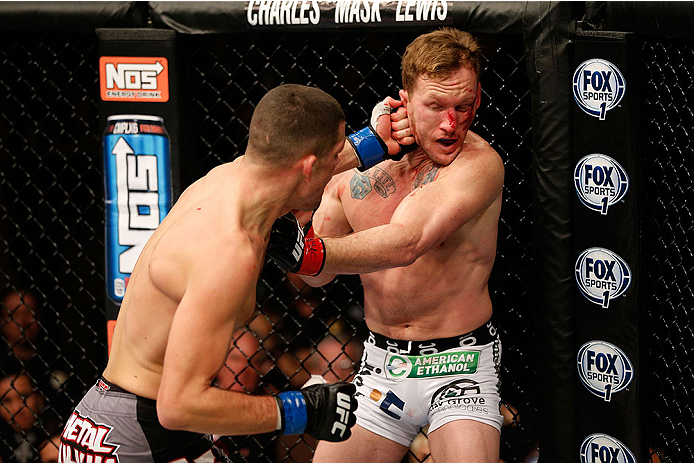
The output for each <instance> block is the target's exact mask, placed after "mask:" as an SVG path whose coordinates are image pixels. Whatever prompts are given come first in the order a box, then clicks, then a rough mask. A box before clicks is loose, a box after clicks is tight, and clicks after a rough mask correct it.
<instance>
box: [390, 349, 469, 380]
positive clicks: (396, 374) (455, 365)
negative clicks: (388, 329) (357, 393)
mask: <svg viewBox="0 0 694 463" xmlns="http://www.w3.org/2000/svg"><path fill="white" fill-rule="evenodd" d="M479 360H480V353H479V352H477V351H455V352H447V353H443V354H431V355H400V354H388V355H387V356H386V364H385V370H386V375H387V376H388V377H389V378H391V379H404V378H432V377H437V376H447V375H460V374H466V373H467V374H472V373H475V372H476V371H477V365H478V364H479Z"/></svg>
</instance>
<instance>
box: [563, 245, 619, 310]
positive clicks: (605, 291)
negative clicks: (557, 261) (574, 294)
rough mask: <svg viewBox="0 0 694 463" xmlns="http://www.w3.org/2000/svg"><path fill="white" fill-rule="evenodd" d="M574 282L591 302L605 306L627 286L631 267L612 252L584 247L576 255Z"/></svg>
mask: <svg viewBox="0 0 694 463" xmlns="http://www.w3.org/2000/svg"><path fill="white" fill-rule="evenodd" d="M575 274H576V283H577V284H578V289H580V290H581V293H582V294H583V295H584V296H585V297H586V298H587V299H588V300H589V301H591V302H594V303H595V304H600V305H602V306H603V307H604V308H607V307H608V306H609V304H610V300H611V299H615V298H617V297H619V296H621V295H622V294H624V292H625V291H626V290H627V289H628V288H629V285H630V284H631V269H629V266H628V265H627V263H626V262H625V261H624V259H622V258H621V257H619V256H618V255H617V254H615V253H614V252H612V251H610V250H609V249H604V248H590V249H586V250H585V251H583V252H582V253H581V255H580V256H578V259H577V260H576V267H575Z"/></svg>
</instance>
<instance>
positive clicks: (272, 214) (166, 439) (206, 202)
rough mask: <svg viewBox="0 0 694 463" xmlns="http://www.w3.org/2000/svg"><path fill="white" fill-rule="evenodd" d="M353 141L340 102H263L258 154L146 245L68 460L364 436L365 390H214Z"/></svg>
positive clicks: (280, 92)
mask: <svg viewBox="0 0 694 463" xmlns="http://www.w3.org/2000/svg"><path fill="white" fill-rule="evenodd" d="M388 126H389V122H388ZM387 130H390V128H389V127H388V129H387ZM344 132H345V122H344V113H343V112H342V109H341V108H340V106H339V104H338V103H337V101H335V99H334V98H332V97H331V96H329V95H327V94H326V93H324V92H322V91H321V90H318V89H316V88H311V87H304V86H300V85H282V86H280V87H277V88H275V89H273V90H271V91H269V92H268V93H267V94H266V95H265V96H264V97H263V98H262V99H261V101H260V102H259V103H258V105H257V107H256V109H255V112H254V113H253V116H252V120H251V124H250V132H249V140H248V149H247V150H246V153H245V155H244V156H241V157H239V158H237V159H236V160H235V161H233V162H230V163H227V164H223V165H221V166H219V167H216V168H214V169H212V170H211V171H210V172H209V173H208V174H207V175H206V176H205V177H203V178H202V179H200V180H198V181H197V182H195V183H194V184H193V185H191V186H190V187H189V188H187V189H186V190H185V191H184V193H183V194H182V195H181V197H180V199H179V200H178V201H177V202H176V204H175V205H174V207H173V208H172V209H171V211H170V213H169V214H168V215H167V216H166V218H165V219H164V220H163V221H162V223H161V224H160V226H159V227H158V228H157V230H156V231H155V232H154V234H153V235H152V236H151V238H150V239H149V241H148V242H147V244H146V246H145V247H144V249H143V251H142V254H141V255H140V258H139V259H138V262H137V264H136V266H135V269H134V271H133V273H132V277H131V278H130V281H129V284H128V288H127V291H126V293H125V298H124V300H123V304H122V306H121V308H120V313H119V315H118V320H117V324H116V328H115V333H114V338H113V344H112V349H111V353H110V358H109V361H108V365H107V367H106V369H105V371H104V372H103V376H102V378H101V379H99V380H98V381H97V384H96V385H95V386H94V387H92V388H91V389H90V390H89V392H88V393H87V394H86V395H85V397H84V398H83V399H82V401H81V402H80V403H79V404H78V405H77V407H76V409H75V411H74V413H73V414H72V415H71V417H70V418H69V420H68V422H67V424H66V426H65V428H64V431H63V433H62V436H61V448H60V459H61V460H60V461H61V462H65V463H67V462H77V461H92V460H93V461H104V462H107V461H116V459H114V458H115V457H116V456H117V457H118V459H119V461H122V462H124V461H125V462H131V461H138V462H160V461H161V462H171V461H180V462H184V461H187V462H193V461H195V462H212V461H215V460H214V458H215V456H214V455H213V454H214V453H215V451H213V450H214V449H213V445H212V443H211V436H210V435H212V434H216V435H239V434H244V435H245V434H254V433H265V432H272V431H275V430H278V431H280V432H282V433H285V434H296V433H302V432H306V433H309V434H310V435H312V436H314V437H316V438H317V439H325V440H331V441H339V440H344V439H347V438H348V437H349V436H350V433H351V427H352V426H353V425H354V421H355V417H354V410H355V408H356V401H355V399H354V398H353V394H354V390H355V387H354V385H352V384H345V383H337V384H332V385H327V384H321V385H313V386H309V387H306V388H304V389H302V390H301V391H289V392H283V393H280V394H279V395H278V396H277V397H272V396H269V395H268V396H251V395H248V394H244V393H240V392H235V391H228V390H223V389H219V388H216V387H213V381H214V379H215V377H216V375H217V374H218V372H219V371H220V369H221V368H222V366H223V365H224V362H225V360H226V357H227V353H228V352H229V348H230V345H231V341H232V333H233V332H234V330H235V328H237V327H238V326H240V325H242V324H243V323H245V322H246V321H247V320H248V319H249V317H250V316H251V314H252V313H253V311H254V310H255V308H256V302H255V294H256V283H257V280H258V276H259V274H260V271H261V269H262V267H263V263H264V262H265V248H266V246H267V243H268V239H269V235H270V230H271V227H272V224H273V222H274V221H275V219H277V218H278V217H280V216H282V215H283V214H286V213H287V212H289V211H290V210H293V209H298V210H313V209H315V208H316V207H318V204H319V203H320V201H321V196H322V193H323V189H324V187H325V185H326V184H327V182H328V181H329V180H330V178H331V177H332V175H333V173H334V171H341V170H345V169H348V168H352V167H354V166H357V165H358V159H357V158H356V157H355V155H354V154H355V153H354V151H353V150H352V148H351V146H350V145H349V144H346V143H345V135H344ZM388 136H390V133H388V134H387V135H386V136H385V138H388ZM390 142H391V143H393V142H392V140H391V141H390ZM396 150H397V148H396ZM85 455H86V456H89V455H91V456H92V458H89V457H85ZM97 457H101V459H98V460H97V459H96V458H97Z"/></svg>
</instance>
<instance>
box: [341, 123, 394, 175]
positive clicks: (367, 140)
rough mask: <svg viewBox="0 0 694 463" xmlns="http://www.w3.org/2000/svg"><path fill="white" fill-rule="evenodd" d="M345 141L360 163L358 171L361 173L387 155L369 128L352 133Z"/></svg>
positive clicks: (382, 143) (385, 149) (380, 142)
mask: <svg viewBox="0 0 694 463" xmlns="http://www.w3.org/2000/svg"><path fill="white" fill-rule="evenodd" d="M347 139H348V140H349V142H350V143H351V144H352V147H353V148H354V151H355V152H356V153H357V156H358V157H359V160H360V161H361V167H360V168H359V170H361V171H362V172H363V171H365V170H367V169H370V168H371V167H373V166H375V165H376V164H378V163H379V162H381V161H383V159H384V155H385V154H386V153H387V147H386V146H385V143H384V142H383V140H381V137H379V136H378V135H377V134H376V132H374V130H373V129H372V128H371V127H370V126H367V127H364V128H363V129H361V130H359V131H357V132H354V133H353V134H352V135H350V136H348V137H347Z"/></svg>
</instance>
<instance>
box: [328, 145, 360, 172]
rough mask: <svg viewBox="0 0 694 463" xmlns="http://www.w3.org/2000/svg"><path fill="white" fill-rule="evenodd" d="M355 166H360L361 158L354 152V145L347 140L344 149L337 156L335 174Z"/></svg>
mask: <svg viewBox="0 0 694 463" xmlns="http://www.w3.org/2000/svg"><path fill="white" fill-rule="evenodd" d="M355 167H359V158H358V157H357V154H356V153H355V152H354V148H352V145H351V144H350V143H349V142H348V141H345V147H344V148H342V151H340V154H338V156H337V166H336V167H335V171H334V172H333V175H337V174H339V173H341V172H344V171H346V170H350V169H354V168H355Z"/></svg>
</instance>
